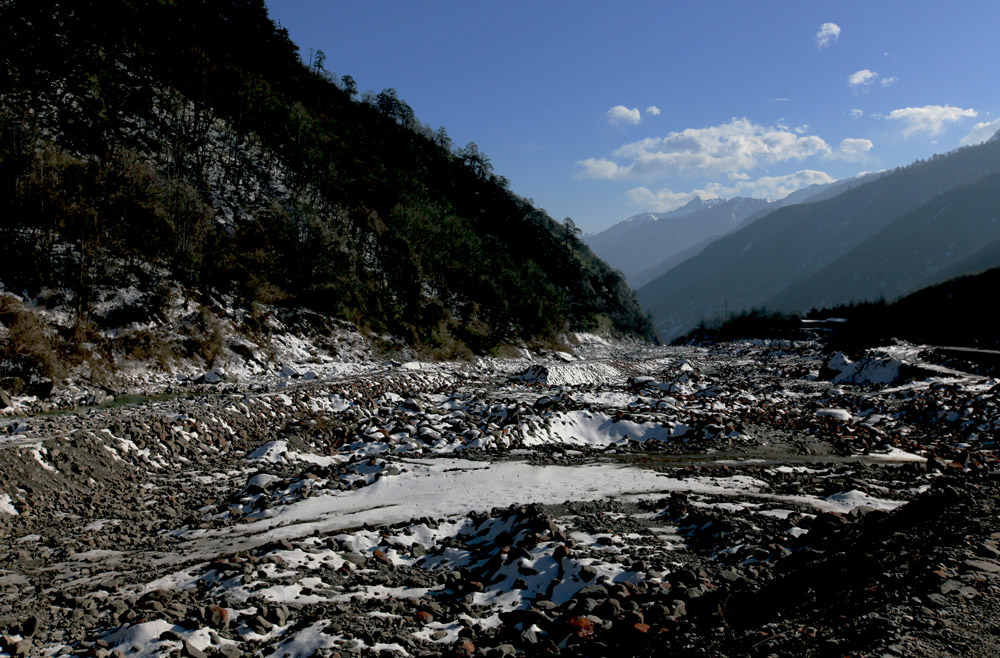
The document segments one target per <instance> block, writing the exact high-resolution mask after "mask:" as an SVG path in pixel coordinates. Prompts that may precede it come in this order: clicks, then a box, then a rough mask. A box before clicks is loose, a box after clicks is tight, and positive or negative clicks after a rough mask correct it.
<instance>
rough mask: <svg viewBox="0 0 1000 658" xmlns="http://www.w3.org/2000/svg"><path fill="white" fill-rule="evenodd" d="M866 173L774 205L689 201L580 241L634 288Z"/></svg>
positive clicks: (750, 201)
mask: <svg viewBox="0 0 1000 658" xmlns="http://www.w3.org/2000/svg"><path fill="white" fill-rule="evenodd" d="M880 175H881V173H869V174H865V175H862V176H857V177H854V178H848V179H844V180H840V181H836V182H833V183H827V184H813V185H810V186H808V187H804V188H802V189H800V190H796V191H795V192H792V193H791V194H789V195H788V196H786V197H784V198H782V199H778V200H776V201H772V200H764V199H753V198H748V197H733V198H731V199H722V198H714V199H701V198H694V199H692V200H691V201H689V202H688V203H686V204H685V205H683V206H681V207H680V208H677V209H676V210H671V211H670V212H665V213H653V212H644V213H639V214H637V215H632V216H631V217H629V218H628V219H625V220H622V221H620V222H618V223H617V224H614V225H613V226H611V227H609V228H607V229H605V230H604V231H601V232H599V233H592V234H589V235H585V236H583V241H584V242H585V243H586V244H587V245H588V246H589V247H590V248H591V249H592V250H593V251H594V253H595V254H597V256H598V257H600V258H601V259H602V260H604V261H605V262H606V263H608V264H609V265H611V266H612V267H614V268H615V269H617V270H620V271H621V272H622V273H623V274H625V276H626V279H627V280H628V282H629V285H631V286H633V287H634V288H639V287H640V286H643V285H645V284H646V283H648V282H649V281H652V280H653V279H655V278H657V277H660V276H662V275H663V274H665V273H666V272H667V271H669V270H670V269H672V268H673V267H675V266H676V265H678V264H680V263H682V262H683V261H685V260H687V259H688V258H690V257H692V256H694V255H696V254H698V253H699V252H700V251H701V250H702V249H704V248H705V246H707V245H708V244H709V243H711V242H712V241H713V240H715V239H716V238H719V237H721V236H723V235H726V234H728V233H731V232H733V231H735V230H737V229H738V228H740V227H742V226H745V225H746V224H748V223H750V222H753V221H756V220H757V219H760V218H761V217H764V216H765V215H767V214H768V213H771V212H773V211H775V210H777V209H778V208H783V207H785V206H789V205H793V204H797V203H812V202H815V201H820V200H823V199H827V198H830V197H833V196H836V195H837V194H840V193H841V192H844V191H845V190H848V189H850V188H852V187H857V186H858V185H862V184H863V183H865V182H867V181H870V180H874V179H875V178H878V177H879V176H880Z"/></svg>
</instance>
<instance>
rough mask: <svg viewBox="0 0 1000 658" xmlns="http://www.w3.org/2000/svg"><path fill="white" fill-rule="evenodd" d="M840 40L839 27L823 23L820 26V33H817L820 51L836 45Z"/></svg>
mask: <svg viewBox="0 0 1000 658" xmlns="http://www.w3.org/2000/svg"><path fill="white" fill-rule="evenodd" d="M839 38H840V26H839V25H837V24H836V23H823V24H822V25H820V26H819V32H817V33H816V47H817V48H819V49H823V48H826V47H827V46H829V45H831V44H833V43H836V41H837V39H839Z"/></svg>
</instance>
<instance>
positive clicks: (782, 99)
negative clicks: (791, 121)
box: [768, 96, 792, 103]
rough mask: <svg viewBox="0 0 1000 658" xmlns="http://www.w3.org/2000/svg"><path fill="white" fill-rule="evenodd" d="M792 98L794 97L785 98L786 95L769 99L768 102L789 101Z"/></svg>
mask: <svg viewBox="0 0 1000 658" xmlns="http://www.w3.org/2000/svg"><path fill="white" fill-rule="evenodd" d="M790 100H792V99H791V98H785V97H784V96H779V97H778V98H771V99H769V100H768V102H770V103H787V102H789V101H790Z"/></svg>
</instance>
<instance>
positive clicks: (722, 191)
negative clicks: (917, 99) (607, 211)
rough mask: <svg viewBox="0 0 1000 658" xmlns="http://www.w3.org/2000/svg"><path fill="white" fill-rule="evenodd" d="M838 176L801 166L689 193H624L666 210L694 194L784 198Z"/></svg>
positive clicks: (634, 200) (637, 202)
mask: <svg viewBox="0 0 1000 658" xmlns="http://www.w3.org/2000/svg"><path fill="white" fill-rule="evenodd" d="M836 180H837V179H835V178H833V177H832V176H830V175H829V174H827V173H825V172H822V171H816V170H814V169H802V170H800V171H796V172H794V173H791V174H786V175H784V176H763V177H761V178H757V179H754V180H749V179H747V180H743V179H741V180H737V181H734V182H733V183H732V184H730V185H723V184H722V183H709V184H708V185H706V186H705V187H704V188H702V189H697V190H691V191H690V192H674V191H672V190H669V189H662V190H658V191H655V192H654V191H652V190H650V189H649V188H647V187H635V188H632V189H631V190H629V191H627V192H626V193H625V194H626V196H628V198H629V199H630V200H631V201H632V203H634V204H635V205H636V206H639V207H640V208H642V209H643V210H649V211H652V212H667V211H669V210H674V209H675V208H680V207H681V206H683V205H684V204H685V203H687V202H688V201H690V200H691V199H694V198H695V197H698V198H701V199H714V198H716V197H733V196H751V197H756V198H758V199H782V198H784V197H786V196H788V195H789V194H791V193H792V192H794V191H795V190H799V189H802V188H803V187H807V186H809V185H814V184H826V183H833V182H835V181H836Z"/></svg>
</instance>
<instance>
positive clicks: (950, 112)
mask: <svg viewBox="0 0 1000 658" xmlns="http://www.w3.org/2000/svg"><path fill="white" fill-rule="evenodd" d="M977 114H978V113H977V112H976V111H975V110H973V109H963V108H961V107H954V106H951V105H925V106H923V107H904V108H900V109H898V110H893V111H892V112H889V114H886V115H885V116H884V117H883V118H885V119H891V120H893V121H902V122H903V124H904V127H903V137H904V138H908V137H910V136H912V135H913V134H914V133H918V132H925V133H927V134H928V135H930V136H931V137H934V136H935V135H940V134H941V132H942V131H943V130H944V127H945V124H946V123H955V122H957V121H961V120H962V119H971V118H975V117H976V115H977Z"/></svg>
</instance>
